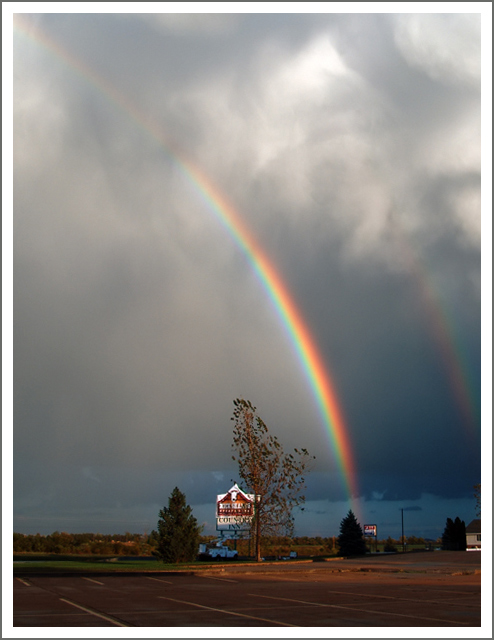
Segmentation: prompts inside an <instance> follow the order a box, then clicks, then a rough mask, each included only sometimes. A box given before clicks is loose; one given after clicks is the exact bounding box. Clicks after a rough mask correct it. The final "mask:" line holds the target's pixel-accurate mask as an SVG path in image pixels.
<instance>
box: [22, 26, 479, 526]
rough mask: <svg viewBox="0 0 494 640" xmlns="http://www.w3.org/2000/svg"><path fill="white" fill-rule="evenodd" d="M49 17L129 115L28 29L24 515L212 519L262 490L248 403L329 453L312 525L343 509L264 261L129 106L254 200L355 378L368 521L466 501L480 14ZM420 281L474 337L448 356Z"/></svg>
mask: <svg viewBox="0 0 494 640" xmlns="http://www.w3.org/2000/svg"><path fill="white" fill-rule="evenodd" d="M30 19H33V24H37V25H39V27H40V28H41V29H42V30H43V32H44V33H45V34H47V36H48V37H49V38H51V39H52V40H53V41H55V42H57V43H59V45H60V46H61V47H62V49H64V50H66V51H67V52H68V53H70V56H72V57H73V59H75V60H77V61H79V62H80V63H82V64H83V65H84V66H85V68H87V69H91V70H92V72H91V73H93V72H94V74H95V75H96V76H98V77H99V78H100V79H101V84H102V85H104V86H106V87H113V88H115V90H116V91H117V92H119V94H121V96H122V100H120V101H119V104H117V103H116V102H115V101H112V100H111V99H110V100H109V99H108V96H107V95H105V92H104V90H101V87H100V88H98V87H99V86H100V85H99V84H98V83H99V82H100V81H99V80H98V81H97V82H95V81H94V77H93V76H91V73H89V74H88V73H86V72H83V73H80V70H79V71H78V70H77V69H76V67H77V64H76V65H75V66H74V64H72V63H69V64H67V60H68V59H69V58H68V57H66V60H65V62H64V60H63V58H64V56H63V55H62V56H57V55H53V53H50V51H49V50H47V48H45V47H43V46H41V45H40V44H39V42H37V41H36V35H34V36H33V37H25V36H23V35H22V34H18V35H17V37H16V39H15V57H14V65H15V74H14V79H15V85H14V136H15V140H14V245H13V257H14V320H15V322H14V349H15V366H14V419H15V423H14V426H15V430H14V456H15V458H14V459H15V464H14V473H15V483H14V490H15V505H16V509H17V514H18V515H19V518H21V517H22V518H25V519H24V520H19V522H23V523H28V522H29V520H28V517H29V512H31V514H32V517H36V518H38V519H37V520H36V523H37V524H33V526H40V525H39V522H41V519H42V517H43V513H46V514H49V516H50V518H56V517H57V514H59V515H60V518H62V519H63V517H64V514H65V517H66V518H67V522H73V523H75V520H71V518H75V517H79V516H77V514H75V513H74V504H79V505H80V507H81V512H83V513H84V517H87V520H86V521H87V522H91V523H92V526H93V525H94V523H95V522H98V518H101V517H102V516H101V514H102V513H103V512H104V510H105V509H106V508H108V510H109V512H110V511H111V518H114V519H115V521H116V520H117V519H118V518H120V517H122V518H124V519H125V518H127V520H128V521H129V522H137V521H139V522H144V521H146V522H148V524H149V519H150V518H151V519H152V518H154V515H153V514H155V513H156V509H157V505H158V508H159V505H161V506H162V505H163V504H164V503H165V502H166V499H167V496H168V495H169V494H170V492H171V490H172V489H173V487H174V486H176V485H177V486H179V487H180V488H181V489H182V490H184V491H185V493H186V495H187V498H188V500H189V501H190V502H191V503H193V504H194V505H198V506H199V505H204V509H203V510H201V514H203V513H204V514H206V515H204V519H205V520H208V519H209V516H208V515H207V508H210V507H209V505H210V504H212V503H213V502H214V499H215V496H216V493H221V492H224V491H226V490H227V489H228V488H229V486H231V482H232V480H239V478H237V477H236V475H235V474H236V470H235V468H234V465H233V463H232V462H231V451H230V447H231V422H230V416H231V413H232V406H233V405H232V400H233V399H234V398H235V397H237V396H240V395H243V396H244V397H246V398H249V399H251V400H252V402H253V403H254V404H255V405H257V406H258V408H259V411H260V414H261V416H262V417H263V419H265V421H266V423H267V424H268V426H269V427H270V428H271V429H272V430H273V432H274V433H275V434H276V435H278V436H279V438H280V440H281V441H282V442H283V443H284V444H285V445H286V447H287V449H289V448H291V447H294V446H298V447H300V446H306V447H307V448H308V449H309V450H310V451H314V452H316V453H317V461H316V467H315V469H314V471H313V473H312V474H311V478H310V481H309V485H308V493H307V496H308V498H309V499H310V500H311V501H313V502H314V505H315V506H314V508H312V509H311V508H309V506H308V509H307V514H310V513H313V514H314V517H315V516H321V517H322V514H323V513H333V511H332V508H333V507H334V505H335V504H337V503H338V504H339V502H340V503H341V504H343V502H344V500H345V499H346V495H345V493H344V491H343V489H342V483H341V478H340V474H339V473H338V471H337V465H336V458H335V455H334V454H333V452H332V450H331V445H330V440H329V437H328V435H327V434H326V433H325V429H324V426H323V425H322V424H321V418H320V416H319V415H318V412H317V408H316V406H315V402H314V399H313V396H312V393H311V390H310V388H309V386H308V383H307V381H306V379H305V378H304V375H303V373H302V370H301V366H300V363H299V362H298V361H297V358H296V356H295V353H294V350H293V345H292V344H291V341H290V339H289V338H288V337H287V335H286V334H285V333H284V332H283V331H282V330H281V328H280V322H279V319H278V318H277V316H276V314H275V312H274V309H273V308H272V306H271V305H270V303H269V300H268V296H267V295H266V292H265V291H264V290H263V288H262V286H261V284H260V283H259V281H258V280H257V279H256V277H255V276H254V274H253V272H252V268H251V265H250V264H249V261H248V259H247V258H246V257H245V256H244V255H243V254H242V253H241V251H239V249H238V247H237V246H236V245H235V243H234V242H233V241H232V238H231V237H230V236H229V235H228V234H227V233H226V232H225V230H224V229H223V228H222V227H221V225H219V224H217V223H216V221H215V220H214V217H213V216H212V215H211V212H210V210H209V209H208V207H207V206H206V205H205V202H204V200H203V199H201V197H200V196H199V195H198V194H197V192H196V191H195V189H194V187H193V185H192V184H191V183H190V181H189V182H188V181H187V180H186V179H185V178H184V176H183V175H182V173H181V172H180V170H179V168H178V166H177V163H176V162H175V161H174V160H173V158H172V157H170V154H169V153H168V152H167V151H164V150H163V148H162V147H161V146H160V144H159V143H158V141H157V139H156V134H154V133H150V132H149V130H148V131H146V130H145V128H143V127H142V126H140V125H139V124H138V123H136V120H135V118H133V117H132V116H130V115H129V112H128V110H127V111H126V108H125V107H124V106H123V105H126V104H127V105H129V104H132V105H134V106H135V107H136V108H137V110H138V111H139V114H140V117H142V119H143V121H145V120H146V118H149V120H150V121H151V122H153V131H158V130H161V129H162V130H163V133H164V136H165V139H167V140H171V139H172V138H173V141H174V144H176V145H177V148H179V149H181V151H182V152H183V153H184V154H185V156H186V157H187V158H189V159H190V160H191V161H192V162H193V163H195V164H197V166H199V167H200V168H201V169H202V170H203V171H204V172H205V173H206V175H208V176H209V177H210V178H211V180H212V181H213V182H214V183H215V184H216V185H217V186H218V189H219V190H220V191H222V192H224V193H225V195H226V196H227V197H229V198H230V199H231V202H232V204H233V205H234V206H235V207H236V208H237V209H238V211H239V213H240V214H241V216H242V217H243V219H244V220H245V221H246V223H247V224H248V225H249V226H250V227H251V228H252V229H253V231H254V232H255V234H256V235H257V236H258V238H259V240H260V242H261V243H262V245H263V247H264V248H265V250H266V252H267V254H268V255H269V256H270V257H271V258H272V259H273V261H274V263H275V264H276V265H277V266H278V268H279V270H280V272H281V274H282V276H283V278H284V279H285V281H286V282H287V285H288V287H289V289H290V291H291V292H292V293H293V296H294V299H295V300H296V302H297V304H298V306H299V307H300V309H301V310H302V313H303V315H304V318H305V319H306V321H307V323H308V325H309V327H310V328H311V331H312V332H313V334H314V338H315V340H316V342H317V344H318V345H319V348H320V350H321V354H322V356H323V358H324V360H325V361H326V362H327V363H328V366H329V367H330V369H331V371H332V373H333V376H334V380H335V385H336V388H337V391H338V395H339V397H340V400H341V403H342V406H343V410H344V413H345V414H346V416H347V421H348V429H349V433H350V434H351V442H352V446H353V449H354V455H355V459H356V466H357V471H358V476H359V478H358V480H359V487H360V491H361V499H362V501H363V503H364V504H365V503H366V502H367V503H368V505H370V504H374V502H375V503H376V504H378V505H381V504H383V503H386V502H388V503H389V505H394V501H399V500H408V501H413V500H420V498H421V496H424V495H433V496H436V497H440V498H441V499H448V500H452V499H466V498H467V497H468V496H469V495H470V493H471V490H472V485H473V484H474V483H475V482H477V481H479V474H480V446H479V442H480V441H479V425H478V424H477V425H476V427H475V429H476V431H475V430H474V431H473V432H472V431H468V429H467V426H466V424H465V418H464V416H463V415H462V414H461V407H460V406H459V404H458V399H457V397H455V390H454V389H453V388H452V386H451V382H450V379H449V377H448V366H449V363H448V357H449V358H454V357H458V356H457V353H458V352H461V353H462V361H461V366H462V367H463V371H464V372H465V376H466V377H467V374H468V378H469V380H470V384H471V391H470V393H471V395H472V399H473V402H474V404H475V403H477V404H478V403H479V401H480V398H479V391H478V390H479V388H480V369H479V363H480V213H479V187H480V163H479V140H480V137H479V136H480V129H479V75H478V64H477V66H476V65H475V64H474V63H472V62H471V61H472V60H475V51H476V43H477V39H478V23H476V21H475V19H472V18H471V17H469V16H465V17H464V18H462V17H461V16H456V18H453V19H452V18H450V17H447V16H445V17H444V21H443V22H441V17H440V16H439V17H437V16H433V17H431V18H427V16H421V17H420V16H418V17H417V16H413V15H412V16H410V17H409V18H408V19H407V18H406V16H393V15H377V14H376V15H365V14H353V15H345V14H340V15H331V14H320V15H315V14H314V15H312V14H307V15H303V14H292V15H275V14H273V15H271V14H259V15H257V14H251V15H249V14H246V15H243V14H242V15H241V14H232V15H229V14H217V15H213V14H211V15H210V16H209V17H208V18H207V19H205V20H204V21H198V20H197V16H194V15H193V14H192V15H189V16H187V15H180V14H178V15H175V16H173V15H171V14H170V15H166V14H165V15H161V16H153V15H146V16H144V15H142V16H140V15H132V14H129V15H123V14H122V15H120V14H106V15H104V14H101V15H100V14H74V15H71V14H44V15H41V16H34V17H32V18H30ZM417 21H418V22H417ZM445 29H449V32H450V33H451V34H452V36H451V37H452V38H453V40H454V43H455V46H457V47H462V49H461V50H462V51H464V52H465V55H464V56H463V57H462V56H461V55H458V51H452V50H451V46H448V41H447V38H445V36H444V32H445ZM417 34H419V36H420V37H418V36H417ZM424 52H425V53H424ZM477 62H478V60H477ZM404 246H406V247H407V255H408V257H406V256H405V255H404V253H405V252H404V251H403V247H404ZM417 274H419V275H417ZM420 274H423V278H426V279H427V282H429V283H430V286H431V287H432V291H433V292H434V295H435V296H436V300H435V302H434V304H435V305H436V306H435V307H433V308H434V309H436V310H440V311H441V313H443V316H442V317H444V319H445V322H444V326H443V327H442V330H443V331H444V332H446V330H447V329H448V328H449V326H451V327H453V328H454V331H455V333H454V334H451V335H454V338H452V337H450V338H448V340H449V349H450V351H449V352H448V354H446V356H445V354H444V353H443V352H442V351H441V344H439V343H438V336H437V331H436V333H435V329H434V327H433V325H432V323H431V301H430V299H428V298H427V296H424V280H421V279H420V277H419V276H420ZM446 319H447V320H448V323H449V325H448V324H447V323H446ZM477 422H478V420H477ZM324 501H329V502H328V503H327V504H325V505H324V507H321V506H320V505H319V506H317V505H318V504H319V502H324ZM338 501H339V502H338ZM331 505H333V507H332V506H331ZM395 507H396V505H394V506H393V508H395ZM338 508H339V507H338ZM368 508H369V509H370V506H369V507H368ZM390 508H391V506H390ZM407 508H413V509H417V510H418V509H420V506H419V505H409V506H408V507H407ZM91 509H93V513H91ZM201 509H202V507H201ZM119 510H120V516H119ZM395 510H396V509H395ZM426 512H427V513H428V514H430V509H429V510H424V513H426ZM122 514H123V515H122ZM132 514H134V515H135V514H138V516H137V515H135V519H134V520H132V518H133V515H132ZM342 515H344V514H342ZM382 517H383V518H384V517H385V516H384V515H383V516H382ZM386 517H387V516H386ZM50 518H48V515H47V521H46V522H47V524H46V526H47V527H48V528H49V527H50V526H51V523H52V522H53V520H51V519H50ZM91 518H92V519H91ZM332 518H333V520H331V522H333V521H334V522H336V523H337V522H339V520H340V519H341V518H340V515H339V514H335V513H333V515H332ZM424 518H425V516H424ZM316 521H317V518H316V519H315V520H314V522H316ZM423 522H425V520H424V521H423ZM26 526H27V525H26ZM67 526H68V525H67ZM74 526H75V524H74ZM77 526H78V527H79V526H80V527H84V523H82V524H81V523H79V524H77ZM94 526H95V527H96V525H94ZM108 526H109V527H111V523H110V524H108ZM119 526H120V525H119ZM153 526H154V525H153ZM211 526H214V525H211ZM317 526H319V524H317ZM417 526H418V524H417ZM424 526H425V525H424ZM62 527H64V525H63V524H57V526H56V527H54V528H62ZM65 528H67V527H65Z"/></svg>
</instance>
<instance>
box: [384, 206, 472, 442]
mask: <svg viewBox="0 0 494 640" xmlns="http://www.w3.org/2000/svg"><path fill="white" fill-rule="evenodd" d="M391 231H392V235H393V239H394V240H395V242H396V243H397V246H398V247H399V251H400V256H401V259H402V260H403V261H404V263H405V265H406V268H407V270H408V271H409V273H411V275H412V277H413V280H414V282H415V283H416V286H417V289H418V293H419V296H420V298H421V299H422V303H423V308H424V310H425V312H426V314H427V316H428V326H429V331H430V332H431V334H432V337H433V338H434V342H435V344H436V347H437V349H438V352H439V354H440V356H441V359H442V360H443V363H444V369H445V372H446V375H447V378H448V380H449V385H450V389H451V391H452V393H453V395H454V398H455V401H456V405H457V407H458V409H459V411H460V413H461V415H462V417H463V423H464V424H465V426H466V428H467V431H468V433H469V435H472V434H473V433H474V432H475V430H476V429H477V425H479V424H480V419H479V418H480V416H479V409H478V407H477V406H476V404H475V402H474V400H473V398H474V393H473V390H472V388H471V387H472V385H471V384H470V382H469V380H468V378H467V376H466V374H465V371H466V366H464V365H463V366H462V358H461V354H460V351H459V348H458V346H457V345H458V341H457V340H455V337H454V329H453V324H452V322H451V321H450V319H449V317H448V313H447V311H446V309H445V307H444V305H443V304H441V301H440V299H439V296H438V294H437V292H436V290H435V287H434V285H433V283H432V279H431V276H430V274H429V273H428V272H427V270H426V268H425V267H424V265H423V263H422V262H421V261H420V260H419V259H418V258H417V256H416V253H415V252H414V251H413V250H412V248H411V246H410V241H409V240H407V239H406V236H405V234H404V232H403V230H402V229H401V227H400V226H399V225H398V222H397V220H396V219H395V218H392V219H391Z"/></svg>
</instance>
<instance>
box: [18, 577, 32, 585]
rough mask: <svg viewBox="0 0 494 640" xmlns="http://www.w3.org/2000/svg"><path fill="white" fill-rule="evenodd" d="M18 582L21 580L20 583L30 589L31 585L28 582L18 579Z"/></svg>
mask: <svg viewBox="0 0 494 640" xmlns="http://www.w3.org/2000/svg"><path fill="white" fill-rule="evenodd" d="M16 580H19V582H22V584H25V585H26V587H30V586H31V584H30V583H29V582H27V581H26V580H23V579H22V578H16Z"/></svg>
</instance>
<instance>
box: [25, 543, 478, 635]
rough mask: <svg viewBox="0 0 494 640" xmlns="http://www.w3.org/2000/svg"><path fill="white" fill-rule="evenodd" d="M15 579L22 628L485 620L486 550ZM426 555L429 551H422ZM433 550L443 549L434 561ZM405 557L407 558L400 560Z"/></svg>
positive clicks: (465, 623)
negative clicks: (483, 574) (482, 597)
mask: <svg viewBox="0 0 494 640" xmlns="http://www.w3.org/2000/svg"><path fill="white" fill-rule="evenodd" d="M410 555H415V556H416V557H415V558H413V560H412V559H411V558H410V559H408V558H405V557H404V556H395V557H393V558H386V559H382V560H380V561H379V562H378V561H374V562H372V561H367V562H362V561H360V562H358V561H343V560H342V561H338V562H321V563H305V564H304V563H301V564H298V563H297V564H290V563H283V565H271V566H264V565H262V566H252V565H251V566H245V565H244V566H238V565H232V566H222V567H217V568H211V569H207V570H206V571H200V572H199V571H198V572H184V573H183V574H177V573H175V574H166V573H150V574H147V575H144V574H139V575H131V574H125V575H117V574H111V573H106V574H101V575H99V574H91V575H89V574H88V575H72V576H71V575H66V576H35V575H33V576H30V577H26V576H23V577H18V578H14V591H13V596H14V616H13V624H14V626H16V627H46V626H51V627H115V626H120V627H215V626H216V627H257V626H259V627H373V626H374V627H456V628H467V627H478V626H480V625H481V615H480V613H481V601H480V558H479V556H480V554H475V555H476V557H475V558H474V557H471V556H472V555H473V554H468V553H465V552H463V555H462V556H457V557H458V558H460V557H461V559H462V561H463V563H464V564H459V563H458V562H455V561H454V560H455V556H454V555H453V556H446V555H445V554H443V555H440V554H429V555H428V554H410ZM419 555H422V556H423V558H422V559H421V558H419V557H418V556H419ZM432 556H436V561H435V562H433V558H432ZM400 559H401V562H400Z"/></svg>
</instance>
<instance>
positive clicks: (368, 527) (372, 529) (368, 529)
mask: <svg viewBox="0 0 494 640" xmlns="http://www.w3.org/2000/svg"><path fill="white" fill-rule="evenodd" d="M364 536H366V537H367V536H370V537H372V538H377V524H364Z"/></svg>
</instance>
